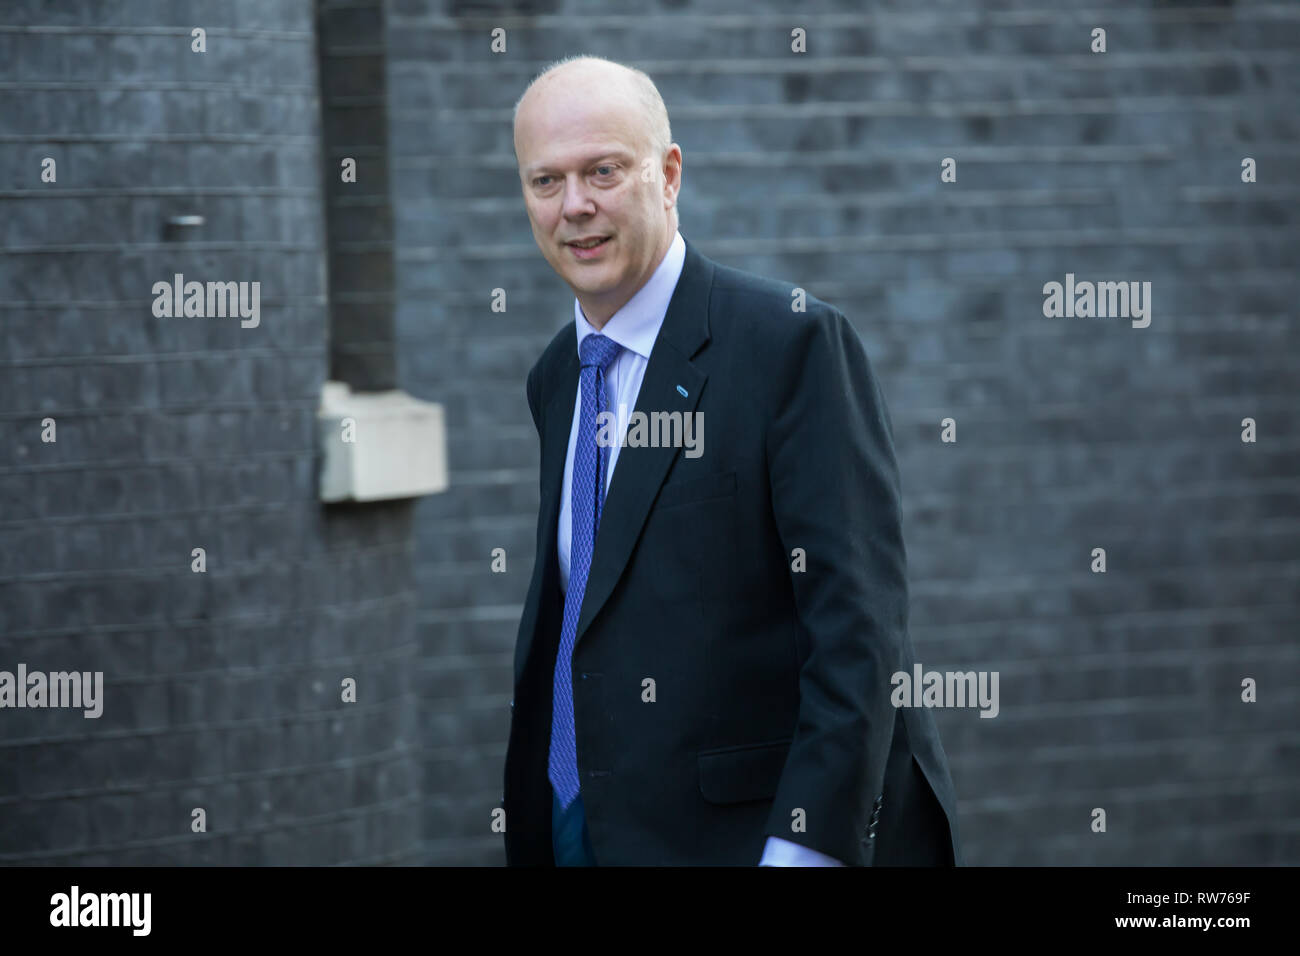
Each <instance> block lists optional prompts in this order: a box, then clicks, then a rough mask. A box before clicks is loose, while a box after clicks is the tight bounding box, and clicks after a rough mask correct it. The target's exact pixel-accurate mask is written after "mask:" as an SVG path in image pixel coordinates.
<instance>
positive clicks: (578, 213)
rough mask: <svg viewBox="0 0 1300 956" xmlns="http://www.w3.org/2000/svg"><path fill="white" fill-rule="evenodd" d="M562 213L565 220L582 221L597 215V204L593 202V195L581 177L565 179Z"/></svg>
mask: <svg viewBox="0 0 1300 956" xmlns="http://www.w3.org/2000/svg"><path fill="white" fill-rule="evenodd" d="M562 212H563V214H564V218H565V219H582V218H585V217H587V216H591V215H594V214H595V212H596V204H595V203H594V202H592V200H591V193H590V192H588V189H587V184H586V183H585V182H584V181H583V179H582V177H581V176H569V177H567V178H566V179H565V181H564V208H563V210H562Z"/></svg>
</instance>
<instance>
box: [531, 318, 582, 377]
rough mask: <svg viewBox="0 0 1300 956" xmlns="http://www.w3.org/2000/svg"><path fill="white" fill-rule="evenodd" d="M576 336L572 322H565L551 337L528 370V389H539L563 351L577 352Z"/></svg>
mask: <svg viewBox="0 0 1300 956" xmlns="http://www.w3.org/2000/svg"><path fill="white" fill-rule="evenodd" d="M577 348H578V343H577V334H576V333H575V332H574V330H573V320H572V319H570V320H569V321H568V322H565V323H564V325H562V326H561V327H560V328H559V329H558V330H557V331H556V333H555V335H553V336H552V337H551V341H550V342H548V343H547V345H546V348H544V349H542V354H541V355H539V356H538V357H537V361H535V362H534V363H533V367H532V368H530V369H529V370H528V389H529V391H530V392H531V391H532V390H533V389H534V388H538V389H540V388H541V387H542V386H543V384H544V383H545V378H546V373H547V371H548V370H550V369H552V368H554V367H555V365H556V363H558V362H559V361H560V359H561V358H562V357H563V355H564V351H565V349H572V350H575V351H576V350H577Z"/></svg>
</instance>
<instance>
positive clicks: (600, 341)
mask: <svg viewBox="0 0 1300 956" xmlns="http://www.w3.org/2000/svg"><path fill="white" fill-rule="evenodd" d="M622 347H623V346H621V345H619V344H618V343H617V342H615V341H614V340H613V339H611V338H609V337H607V336H604V335H588V336H587V337H586V338H585V339H583V340H582V345H581V347H579V349H578V354H579V355H580V356H581V357H582V367H583V368H586V367H587V366H588V365H594V366H596V367H597V368H598V369H600V370H601V371H602V372H603V371H604V370H605V369H606V368H608V367H609V363H610V362H612V361H614V356H615V355H617V354H618V352H619V349H621V348H622Z"/></svg>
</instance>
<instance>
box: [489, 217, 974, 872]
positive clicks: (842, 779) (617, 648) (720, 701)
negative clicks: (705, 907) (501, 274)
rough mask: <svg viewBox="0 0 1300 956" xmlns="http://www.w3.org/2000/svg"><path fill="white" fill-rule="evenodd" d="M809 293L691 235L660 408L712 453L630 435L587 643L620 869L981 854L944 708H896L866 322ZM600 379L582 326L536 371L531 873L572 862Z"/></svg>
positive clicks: (896, 596)
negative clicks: (561, 780)
mask: <svg viewBox="0 0 1300 956" xmlns="http://www.w3.org/2000/svg"><path fill="white" fill-rule="evenodd" d="M793 288H794V287H793V286H791V285H789V284H787V283H783V282H776V281H772V280H768V279H764V278H760V277H758V276H754V275H750V274H748V273H744V272H740V271H738V270H735V269H731V268H728V267H726V266H723V265H720V264H718V263H715V262H713V261H711V260H709V259H707V258H705V257H704V256H702V255H701V254H700V253H699V252H698V250H696V249H695V248H694V247H693V246H692V245H691V244H690V243H689V242H687V244H686V259H685V263H684V265H683V268H682V273H681V278H680V279H679V281H678V283H677V287H676V290H675V291H674V293H673V296H672V301H671V303H670V304H669V307H668V312H667V314H666V316H665V318H664V323H663V326H662V328H661V329H660V331H659V336H658V338H657V339H656V341H655V345H654V349H653V351H652V353H651V355H650V360H649V363H648V365H647V367H646V371H645V378H644V380H643V382H642V385H641V390H640V393H639V395H638V397H637V402H636V408H637V410H641V411H645V412H647V413H649V412H651V411H661V412H662V411H667V412H672V411H680V412H681V413H683V415H685V414H688V413H692V412H697V411H698V412H701V413H702V414H703V420H704V430H703V435H704V443H703V454H702V455H700V456H699V457H696V458H689V457H686V455H685V450H684V449H682V448H672V447H636V446H632V445H628V446H625V447H623V448H621V449H620V451H619V459H618V463H617V467H616V469H615V471H614V476H613V479H612V482H611V485H610V488H609V492H608V496H607V497H606V499H605V505H604V512H603V515H602V517H601V523H600V527H599V529H598V531H597V536H596V543H595V551H594V555H593V559H592V568H591V572H590V577H589V579H588V582H587V590H586V594H585V596H584V599H583V605H582V613H581V617H580V620H579V623H578V636H577V643H576V645H575V647H574V653H573V677H574V679H573V706H574V716H575V724H576V733H577V753H578V769H579V777H580V782H581V788H582V798H583V804H584V806H585V808H586V814H587V826H588V830H589V833H590V837H591V843H592V848H593V850H594V852H595V856H596V861H597V863H598V864H599V865H620V864H622V865H628V864H646V865H660V864H669V865H675V864H732V865H741V866H754V865H756V864H757V863H758V861H759V858H760V856H761V855H762V852H763V847H764V844H765V841H766V838H767V836H769V835H772V836H779V837H782V838H784V839H786V840H790V841H792V842H795V843H799V844H802V845H804V846H807V847H810V848H812V849H814V850H818V851H820V852H822V853H827V854H829V855H831V856H833V857H836V858H837V859H839V860H841V861H843V862H844V863H848V864H850V865H871V864H873V863H875V864H877V865H879V864H882V863H936V862H937V863H947V862H956V863H961V862H962V858H961V852H960V849H959V848H958V841H957V831H956V825H955V821H956V812H955V811H956V798H955V795H954V793H953V786H952V781H951V779H950V777H949V773H948V765H947V759H946V757H945V756H944V752H943V748H942V746H941V744H940V742H939V735H938V732H937V730H936V728H935V724H934V720H933V717H932V716H931V714H930V712H929V711H928V710H925V709H912V708H901V709H895V708H894V707H893V705H892V704H891V703H890V693H891V691H892V690H893V687H892V686H891V684H890V677H891V675H892V674H893V673H895V672H896V671H900V670H902V671H907V672H908V673H910V672H911V669H912V664H913V652H912V646H911V640H910V638H909V637H908V633H907V610H908V606H907V597H908V592H907V576H906V566H905V562H906V559H905V554H904V546H903V538H902V530H901V526H900V511H899V500H900V491H899V484H898V477H897V471H896V465H895V461H894V451H893V433H892V425H891V423H890V421H889V415H888V412H887V410H886V408H885V402H884V397H883V396H882V394H881V392H880V389H879V387H878V385H877V383H876V380H875V378H874V377H873V375H872V371H871V367H870V365H869V363H868V360H867V355H866V352H865V350H864V349H863V347H862V344H861V340H860V339H859V338H858V335H857V333H856V332H855V331H854V329H853V328H852V326H851V325H850V324H849V322H848V321H847V320H846V319H845V318H844V316H843V315H842V314H841V313H840V312H838V311H837V310H835V309H834V308H832V307H831V306H829V305H827V304H826V303H824V302H822V301H820V300H818V299H816V298H813V297H811V296H810V297H808V299H807V311H806V312H803V313H799V312H794V311H792V308H791V302H792V298H791V290H792V289H793ZM679 385H680V386H681V387H682V389H684V390H685V392H686V395H685V396H683V395H682V394H681V392H680V391H679V390H678V386H679ZM577 387H578V361H577V346H576V339H575V334H574V328H573V324H572V323H571V322H570V323H566V324H565V326H564V328H562V329H561V330H560V331H559V332H558V333H557V334H556V336H555V338H554V339H553V340H552V341H551V343H550V345H549V346H547V348H546V350H545V351H544V352H543V353H542V356H541V358H540V359H539V360H538V361H537V364H536V365H535V366H534V367H533V369H532V371H531V372H529V375H528V387H527V393H528V406H529V408H530V409H531V410H532V414H533V420H534V422H535V423H536V425H537V430H538V435H539V436H540V438H541V508H540V515H539V518H538V522H537V559H536V562H535V565H534V570H533V576H532V582H531V584H530V586H529V589H528V597H527V600H526V603H525V605H524V613H523V617H522V619H521V621H520V625H519V636H518V641H517V644H516V648H515V664H514V700H513V701H512V702H511V726H510V742H509V746H508V750H507V754H506V764H505V792H504V794H503V799H504V803H505V810H506V831H505V842H506V855H507V861H508V863H509V864H511V865H520V864H522V865H542V866H551V865H554V857H553V854H552V849H551V789H550V784H549V782H548V780H547V756H548V747H549V740H550V728H551V695H552V679H553V669H554V666H555V658H556V649H557V647H558V646H559V637H560V622H561V616H562V611H563V602H564V594H563V592H562V591H561V590H560V584H559V566H558V559H557V557H556V550H555V540H556V522H557V520H558V514H559V509H560V500H559V496H560V489H561V485H562V483H563V473H564V461H565V455H566V453H567V446H568V439H569V429H570V426H571V424H572V416H573V408H574V401H575V394H576V390H577ZM795 549H802V552H803V554H804V555H805V556H806V558H805V560H806V569H805V570H801V571H795V570H792V564H793V562H794V559H793V558H792V552H794V550H795ZM648 679H652V680H653V681H654V685H653V687H654V700H653V702H649V701H647V700H645V699H644V697H645V696H648V695H647V694H646V691H645V688H646V686H648V685H646V684H644V683H643V682H645V681H647V680H648ZM800 823H802V826H800Z"/></svg>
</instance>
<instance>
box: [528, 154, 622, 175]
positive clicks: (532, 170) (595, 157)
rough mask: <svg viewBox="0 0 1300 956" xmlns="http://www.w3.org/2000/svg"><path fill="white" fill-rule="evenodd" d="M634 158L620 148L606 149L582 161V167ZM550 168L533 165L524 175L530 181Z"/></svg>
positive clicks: (548, 166)
mask: <svg viewBox="0 0 1300 956" xmlns="http://www.w3.org/2000/svg"><path fill="white" fill-rule="evenodd" d="M634 158H635V157H634V156H633V155H632V154H631V153H630V152H628V151H627V150H625V149H622V148H618V149H607V150H603V151H602V152H599V153H595V154H593V155H592V156H591V158H590V159H586V160H584V161H583V164H582V165H583V167H584V168H586V167H587V166H591V165H593V164H594V163H597V162H599V161H600V160H602V159H621V160H631V159H634ZM550 168H551V167H550V165H549V164H547V163H533V164H532V165H531V166H528V167H527V168H526V169H525V170H524V175H525V176H527V177H528V178H529V179H532V178H533V177H534V176H536V175H537V174H538V173H540V172H541V171H542V170H544V169H550Z"/></svg>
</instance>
